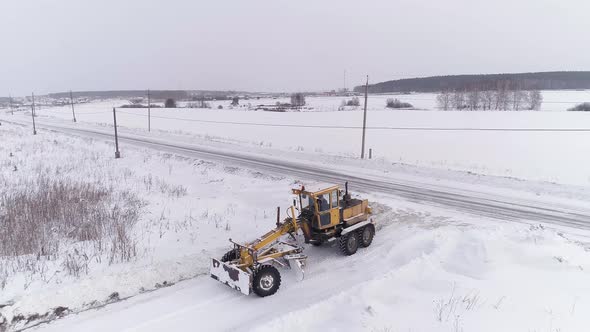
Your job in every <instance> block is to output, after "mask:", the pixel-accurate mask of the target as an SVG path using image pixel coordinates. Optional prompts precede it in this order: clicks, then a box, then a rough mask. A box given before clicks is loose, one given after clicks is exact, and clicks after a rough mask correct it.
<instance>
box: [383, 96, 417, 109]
mask: <svg viewBox="0 0 590 332" xmlns="http://www.w3.org/2000/svg"><path fill="white" fill-rule="evenodd" d="M386 107H387V108H412V107H414V106H412V104H410V103H404V102H402V101H400V100H399V99H397V98H395V99H394V98H388V99H387V103H386Z"/></svg>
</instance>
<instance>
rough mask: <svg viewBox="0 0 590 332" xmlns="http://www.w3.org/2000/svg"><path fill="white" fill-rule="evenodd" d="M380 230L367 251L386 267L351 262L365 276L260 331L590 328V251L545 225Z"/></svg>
mask: <svg viewBox="0 0 590 332" xmlns="http://www.w3.org/2000/svg"><path fill="white" fill-rule="evenodd" d="M378 236H379V240H380V241H379V242H378V243H377V245H378V248H376V249H374V250H375V251H374V252H370V253H361V255H363V256H364V259H366V260H369V261H370V263H372V264H379V267H380V268H382V269H383V273H382V274H375V275H372V274H371V273H367V272H366V271H364V269H366V268H367V265H368V264H369V262H367V263H364V264H354V266H352V265H351V266H350V267H349V272H347V273H354V274H358V277H359V280H362V279H361V278H363V275H365V279H366V281H364V282H360V283H358V284H351V285H350V286H351V287H350V288H346V289H344V290H342V291H340V292H334V294H331V296H329V297H328V298H327V299H322V300H320V301H318V302H317V303H315V304H313V305H310V306H307V307H304V308H300V309H299V310H296V311H292V312H288V313H284V314H282V315H280V316H279V317H278V318H275V319H273V320H272V321H271V322H269V323H268V324H262V326H259V327H257V328H256V329H254V330H255V331H302V330H305V331H345V330H347V331H490V332H492V331H584V330H585V329H586V327H587V326H588V324H589V323H590V318H589V317H588V316H587V314H586V313H587V312H589V310H590V285H589V284H588V278H589V277H590V255H589V254H588V252H587V251H586V250H585V249H584V248H583V247H582V246H580V245H578V244H576V243H572V242H570V241H568V240H567V239H565V238H564V237H562V236H560V235H558V234H555V233H554V232H551V231H547V230H545V229H543V228H542V227H532V228H529V229H527V228H522V227H511V226H497V227H474V226H466V227H456V226H442V227H437V228H435V229H430V228H429V227H426V228H424V227H419V228H416V227H412V226H407V225H395V226H393V227H389V228H384V229H382V230H381V232H380V233H379V234H378ZM374 256H378V257H379V262H378V263H377V262H375V261H374V259H373V257H374ZM358 260H361V259H358ZM340 278H341V275H339V274H337V273H334V274H333V275H332V278H331V279H328V278H326V279H325V285H324V287H328V288H329V287H333V284H334V283H339V279H340ZM318 287H321V285H318ZM311 292H313V290H311V289H310V290H309V291H306V292H305V293H304V294H305V295H303V296H308V295H307V294H310V293H311Z"/></svg>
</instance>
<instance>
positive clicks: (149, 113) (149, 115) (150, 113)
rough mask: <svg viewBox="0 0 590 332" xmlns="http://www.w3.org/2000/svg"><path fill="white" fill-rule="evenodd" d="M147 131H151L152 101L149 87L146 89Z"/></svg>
mask: <svg viewBox="0 0 590 332" xmlns="http://www.w3.org/2000/svg"><path fill="white" fill-rule="evenodd" d="M147 92H148V131H152V105H151V103H152V101H151V97H150V89H148V91H147Z"/></svg>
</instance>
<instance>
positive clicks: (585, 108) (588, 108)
mask: <svg viewBox="0 0 590 332" xmlns="http://www.w3.org/2000/svg"><path fill="white" fill-rule="evenodd" d="M568 111H570V112H590V103H582V104H580V105H577V106H576V107H572V108H570V109H568Z"/></svg>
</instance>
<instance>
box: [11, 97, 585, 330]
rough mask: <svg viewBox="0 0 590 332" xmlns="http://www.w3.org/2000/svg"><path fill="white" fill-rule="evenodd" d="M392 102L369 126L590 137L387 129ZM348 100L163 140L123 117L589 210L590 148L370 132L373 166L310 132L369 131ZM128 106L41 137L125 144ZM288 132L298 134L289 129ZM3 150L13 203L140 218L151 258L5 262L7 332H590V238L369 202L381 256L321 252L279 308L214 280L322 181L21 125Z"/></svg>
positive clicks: (506, 137) (131, 129)
mask: <svg viewBox="0 0 590 332" xmlns="http://www.w3.org/2000/svg"><path fill="white" fill-rule="evenodd" d="M562 93H563V92H562ZM576 93H582V92H572V94H576ZM560 96H563V95H560ZM387 97H388V96H381V95H380V96H371V104H370V110H371V111H370V113H369V124H368V125H369V126H380V127H384V126H386V127H433V126H437V127H447V128H451V127H452V128H455V127H479V128H481V127H495V128H541V127H543V128H546V127H550V128H590V114H577V113H566V112H518V113H517V112H440V111H388V110H384V109H383V107H382V106H381V104H384V100H385V99H386V98H387ZM401 97H402V98H401V99H402V100H404V98H403V96H401ZM410 97H413V96H408V98H410ZM549 98H550V97H549V95H546V96H545V99H546V100H549ZM568 98H574V96H573V95H571V96H568ZM579 98H580V99H582V98H584V97H583V96H579ZM340 99H341V98H327V97H322V98H308V102H309V103H310V104H311V105H316V106H314V108H315V109H316V110H317V112H293V113H271V112H254V111H244V110H239V109H234V110H227V109H225V110H217V109H212V110H189V109H153V110H152V115H153V118H152V132H151V133H148V132H147V131H146V130H145V127H146V125H147V119H146V117H145V110H137V109H136V110H133V109H125V110H123V109H121V110H119V113H118V122H119V125H120V126H121V132H122V133H125V134H134V135H141V136H143V137H154V138H158V139H166V140H169V141H175V142H182V143H193V144H198V145H203V146H208V147H210V148H215V149H217V148H218V149H227V150H236V151H240V152H243V153H256V154H260V155H267V156H273V157H274V158H286V159H295V160H298V161H300V162H303V163H306V164H308V165H310V166H313V165H320V164H321V165H322V166H323V167H326V165H332V167H334V168H335V169H339V170H346V171H348V172H350V174H363V175H364V176H370V175H372V174H374V175H379V176H390V177H392V178H394V177H395V178H403V179H405V180H407V181H422V182H424V183H427V184H428V185H429V186H445V185H452V186H458V187H461V188H469V189H470V190H473V193H474V195H492V194H494V195H502V196H504V197H514V198H515V199H527V200H528V199H536V200H537V201H539V202H541V201H543V202H547V204H566V203H567V204H570V205H573V206H578V207H579V208H580V209H585V208H587V204H586V202H587V201H588V198H589V197H590V193H589V192H588V187H589V186H590V172H589V171H588V169H587V167H586V165H589V164H590V157H589V155H590V154H589V153H588V152H590V133H588V132H504V131H498V132H496V131H492V132H463V131H459V132H454V131H453V132H431V131H412V130H403V131H395V130H369V132H368V135H367V142H368V147H372V148H373V151H374V156H375V157H376V159H374V160H372V161H360V160H358V159H357V158H356V156H357V155H358V150H359V148H360V146H359V145H360V142H359V138H360V131H359V130H357V129H333V128H332V129H330V128H309V127H307V128H306V127H301V126H306V125H313V126H317V125H321V126H334V125H338V126H357V125H358V123H359V121H360V120H361V117H362V113H361V112H359V111H352V110H351V111H333V110H331V109H329V107H330V106H329V105H332V103H333V102H334V103H335V106H336V108H337V107H338V106H339V104H340ZM562 100H563V99H562ZM381 101H383V102H381ZM408 101H409V100H408ZM122 103H124V101H107V102H101V103H93V104H84V105H78V107H77V118H78V121H79V123H77V124H73V123H71V122H70V121H69V117H70V114H71V113H70V112H71V110H70V109H69V108H67V107H64V108H51V109H49V108H47V109H44V108H42V109H41V110H39V111H38V114H39V116H38V117H37V123H38V124H39V125H41V126H42V125H43V124H61V125H63V124H70V125H71V126H72V127H78V128H85V129H92V128H95V129H96V128H101V129H107V130H110V128H109V126H110V123H111V122H110V121H111V120H112V110H111V108H112V107H113V106H120V104H122ZM322 105H323V106H322ZM377 105H378V106H377ZM415 106H418V107H419V105H418V104H417V103H416V104H415ZM424 108H427V107H426V106H425V107H424ZM321 110H323V112H320V111H321ZM29 119H30V113H29V114H22V113H19V114H16V115H14V116H12V115H9V114H5V113H0V122H3V121H2V120H7V121H10V120H16V121H18V122H20V123H27V121H29ZM222 122H238V123H256V124H263V125H244V124H228V123H222ZM283 124H287V125H296V126H299V127H275V126H276V125H283ZM269 125H271V126H269ZM0 142H1V144H0V155H1V156H2V157H1V159H0V180H2V182H3V183H2V187H1V188H0V197H2V195H3V194H6V195H4V197H6V196H10V195H15V194H17V193H20V192H23V191H24V190H26V189H27V188H26V186H27V181H29V180H31V179H34V178H35V177H37V176H38V175H39V174H41V175H43V174H44V175H47V176H50V178H51V179H52V181H63V182H66V183H67V182H68V181H69V182H74V183H82V184H88V185H90V186H91V187H96V188H108V189H109V191H111V192H113V193H115V196H114V197H127V198H129V197H131V198H137V199H138V200H139V202H141V204H139V205H140V206H141V207H140V208H139V209H140V210H139V213H138V217H137V220H135V221H134V222H133V223H131V224H129V225H128V229H127V231H128V232H127V233H126V234H127V235H128V237H129V239H128V241H127V242H125V243H128V244H130V245H131V246H132V248H133V250H132V252H133V253H134V254H133V255H132V256H131V257H128V258H126V259H114V260H112V259H109V258H110V256H111V255H110V253H111V252H112V251H111V250H110V249H112V248H110V247H109V245H110V244H111V243H112V244H115V243H118V242H117V241H113V239H112V238H111V237H112V236H113V234H112V233H108V232H106V233H105V238H104V243H105V244H106V245H105V246H106V247H103V246H99V247H97V246H96V244H97V243H103V242H100V241H99V242H93V241H77V240H76V239H73V238H70V237H65V238H63V239H62V241H61V242H60V245H59V248H58V250H57V252H56V254H54V255H51V256H49V257H44V256H43V255H39V254H38V253H30V254H29V255H21V256H19V257H18V258H11V257H10V256H2V255H0V315H1V316H0V331H2V329H3V326H4V327H6V324H7V322H10V324H11V327H10V329H16V328H21V327H25V326H31V325H34V324H36V323H37V322H39V321H43V320H45V319H52V318H55V317H57V316H60V315H62V314H68V313H74V312H79V311H82V312H81V313H79V314H77V315H69V316H67V317H65V318H63V319H60V320H58V321H56V322H53V323H51V324H46V325H41V326H40V327H38V329H39V330H41V331H44V330H47V331H105V330H108V331H114V330H127V331H162V330H195V329H199V330H207V331H218V330H221V331H225V330H257V331H279V330H281V331H302V330H310V331H319V330H333V331H341V330H355V331H585V330H586V329H587V326H589V325H590V318H589V317H588V315H587V313H588V312H590V286H589V285H588V283H587V280H589V277H590V274H589V273H590V272H588V271H590V255H589V252H590V232H587V231H585V230H582V229H571V228H559V230H556V228H555V227H554V226H552V225H544V226H543V225H537V224H538V223H537V222H536V221H535V220H523V223H511V222H510V221H505V222H502V221H498V220H494V219H489V218H486V217H476V216H473V215H467V214H463V213H461V212H457V211H452V210H448V209H445V208H442V207H435V206H430V205H425V204H421V203H420V202H416V201H411V202H410V201H407V200H404V199H401V198H399V197H393V196H389V195H385V194H376V193H365V194H363V195H365V196H368V198H369V199H370V201H371V202H372V205H373V207H374V210H375V220H376V221H377V224H378V225H379V226H378V233H377V236H376V238H375V242H374V244H373V245H372V246H371V247H370V248H368V249H364V250H360V251H359V252H358V253H357V254H356V255H354V256H351V257H343V256H341V255H340V254H339V253H338V251H337V248H334V247H329V246H328V247H325V248H315V247H309V248H306V253H307V254H308V256H309V257H310V258H309V260H308V267H307V271H306V279H305V280H304V281H302V282H297V281H295V278H294V277H293V276H292V274H291V273H290V272H289V271H285V273H284V281H285V282H284V283H283V285H282V286H281V289H280V291H279V293H278V294H276V295H275V296H272V297H269V298H264V299H259V298H255V297H252V296H251V297H244V296H241V295H240V294H237V293H236V292H234V291H232V290H231V289H229V288H227V287H225V286H223V285H221V284H218V283H216V282H215V281H213V280H211V279H210V278H209V277H208V276H207V269H208V262H209V257H211V256H214V257H219V256H220V255H222V254H223V253H224V252H225V251H226V250H227V249H228V248H229V242H228V241H227V239H228V238H230V237H231V238H233V239H234V240H237V241H247V240H249V239H252V238H255V237H257V236H259V235H260V234H262V233H264V232H266V231H267V230H268V229H271V228H272V227H273V225H274V223H275V220H276V219H275V218H276V216H275V215H274V213H275V211H276V206H282V207H285V206H286V205H287V204H288V203H289V201H290V195H289V189H290V188H291V187H292V186H293V185H294V184H295V183H297V181H305V180H306V179H294V178H289V177H286V176H277V175H271V174H265V173H261V172H259V171H256V170H250V169H242V168H238V167H235V165H231V164H223V163H219V162H217V163H214V162H211V161H208V160H200V159H194V158H186V157H181V156H177V155H171V154H165V153H160V152H157V151H155V150H149V149H141V148H137V147H132V146H128V145H124V146H122V149H123V158H122V159H118V160H115V159H113V144H112V142H104V141H100V140H91V139H82V138H77V137H73V136H69V135H65V134H60V133H56V132H51V131H47V130H39V134H38V135H37V136H33V135H31V130H30V127H27V126H18V125H14V124H12V123H9V122H4V123H2V126H0ZM400 163H403V164H400ZM405 164H409V165H405ZM412 165H418V166H419V167H416V166H412ZM449 169H451V170H463V171H468V172H470V173H468V172H455V171H448V170H449ZM473 173H480V174H487V175H500V176H508V177H517V178H520V179H527V180H540V181H553V182H557V183H561V184H551V183H544V182H533V181H522V180H518V179H512V178H508V177H494V176H480V175H474V174H473ZM28 189H30V188H28ZM33 190H35V188H34V189H33ZM117 195H118V196H117ZM105 204H107V205H108V204H113V202H112V201H108V202H106V203H105ZM108 206H110V205H108ZM548 206H549V205H548ZM3 209H6V207H5V206H4V205H2V204H0V217H2V213H3ZM0 220H1V219H0ZM531 225H532V226H531ZM0 234H1V233H0ZM56 234H57V232H56ZM67 234H71V233H67ZM72 257H74V259H73V261H72ZM72 262H74V263H77V264H79V265H80V266H79V267H80V269H79V270H78V273H75V274H74V273H72V271H73V270H72ZM119 299H125V300H123V301H118V300H119ZM111 302H114V303H111ZM109 303H110V304H109ZM96 307H100V308H101V309H98V310H95V309H91V308H96ZM343 308H346V309H343ZM87 309H90V310H87ZM84 310H87V311H84ZM343 310H345V311H343ZM44 315H47V316H44ZM3 323H4V325H2V324H3Z"/></svg>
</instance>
